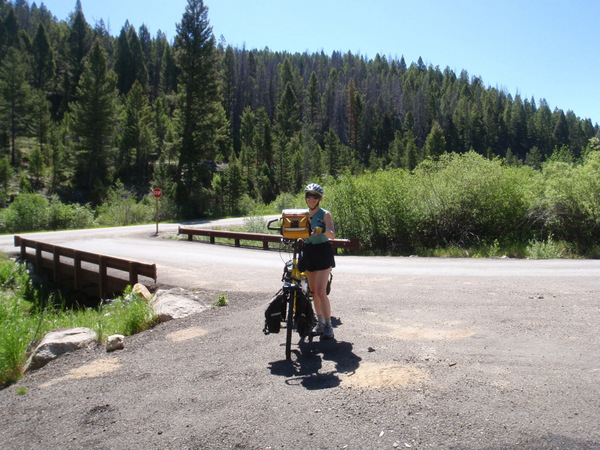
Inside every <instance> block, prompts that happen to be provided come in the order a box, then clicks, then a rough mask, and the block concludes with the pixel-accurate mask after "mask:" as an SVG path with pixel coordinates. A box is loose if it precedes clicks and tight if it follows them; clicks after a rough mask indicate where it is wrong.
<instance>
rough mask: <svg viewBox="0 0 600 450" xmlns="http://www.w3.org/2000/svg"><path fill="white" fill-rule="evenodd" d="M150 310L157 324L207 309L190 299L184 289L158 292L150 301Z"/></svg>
mask: <svg viewBox="0 0 600 450" xmlns="http://www.w3.org/2000/svg"><path fill="white" fill-rule="evenodd" d="M152 308H153V309H154V313H155V314H156V316H157V317H158V321H159V322H166V321H168V320H173V319H182V318H183V317H187V316H189V315H191V314H197V313H199V312H202V311H204V310H205V309H206V308H207V307H206V306H204V305H202V304H201V303H199V302H198V301H197V300H194V299H193V298H191V296H190V294H189V292H186V291H185V290H184V289H170V290H158V291H157V292H156V294H155V295H154V299H153V301H152Z"/></svg>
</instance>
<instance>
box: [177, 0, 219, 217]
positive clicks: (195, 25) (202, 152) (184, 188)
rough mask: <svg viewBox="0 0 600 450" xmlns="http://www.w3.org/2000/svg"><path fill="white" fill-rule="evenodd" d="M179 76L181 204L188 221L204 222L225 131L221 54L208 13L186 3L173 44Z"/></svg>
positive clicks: (196, 1) (191, 0) (196, 2)
mask: <svg viewBox="0 0 600 450" xmlns="http://www.w3.org/2000/svg"><path fill="white" fill-rule="evenodd" d="M175 45H176V50H177V57H178V61H179V66H180V68H181V76H180V85H179V89H180V93H179V94H180V116H181V119H180V133H181V151H180V156H179V164H178V167H177V181H178V183H177V201H178V203H179V205H181V207H182V208H183V209H184V211H183V213H184V215H186V216H196V217H198V216H200V217H201V216H202V215H203V214H204V212H205V210H206V208H207V207H208V198H207V197H206V194H205V193H204V189H205V188H210V186H211V178H212V172H211V169H210V165H209V164H207V161H211V160H212V159H213V158H214V157H215V155H216V154H217V152H218V149H219V145H218V144H219V142H218V141H219V139H221V137H222V134H223V133H224V132H225V131H226V129H225V128H224V125H225V116H224V111H223V107H222V105H221V95H220V92H219V85H218V79H217V66H216V64H217V54H216V49H215V39H214V36H213V34H212V28H211V27H210V26H209V23H208V8H206V7H205V6H204V2H203V1H202V0H188V4H187V6H186V8H185V13H184V14H183V18H182V21H181V23H179V24H177V36H176V38H175Z"/></svg>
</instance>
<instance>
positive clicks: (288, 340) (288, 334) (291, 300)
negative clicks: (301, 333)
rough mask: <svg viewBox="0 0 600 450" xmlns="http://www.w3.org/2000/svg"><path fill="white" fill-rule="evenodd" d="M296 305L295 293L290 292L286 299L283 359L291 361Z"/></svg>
mask: <svg viewBox="0 0 600 450" xmlns="http://www.w3.org/2000/svg"><path fill="white" fill-rule="evenodd" d="M295 304H296V291H294V292H290V294H289V297H288V312H287V318H286V321H287V322H286V329H285V359H286V360H287V361H291V360H292V331H293V328H294V305H295Z"/></svg>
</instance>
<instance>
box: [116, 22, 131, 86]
mask: <svg viewBox="0 0 600 450" xmlns="http://www.w3.org/2000/svg"><path fill="white" fill-rule="evenodd" d="M131 59H132V54H131V49H130V48H129V39H128V38H127V28H126V27H125V26H124V27H123V28H121V32H120V33H119V37H118V39H117V58H116V60H115V73H116V74H117V77H118V78H117V89H119V92H120V93H121V95H127V93H128V92H129V89H131V86H132V85H133V82H134V81H135V75H134V70H135V68H134V67H133V65H132V64H131Z"/></svg>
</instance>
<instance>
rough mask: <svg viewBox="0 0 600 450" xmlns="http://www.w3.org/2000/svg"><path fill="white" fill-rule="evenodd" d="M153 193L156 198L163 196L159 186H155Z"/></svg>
mask: <svg viewBox="0 0 600 450" xmlns="http://www.w3.org/2000/svg"><path fill="white" fill-rule="evenodd" d="M152 195H154V196H155V197H156V198H160V197H162V191H161V190H160V189H159V188H154V190H153V191H152Z"/></svg>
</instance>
